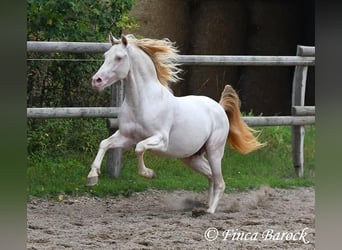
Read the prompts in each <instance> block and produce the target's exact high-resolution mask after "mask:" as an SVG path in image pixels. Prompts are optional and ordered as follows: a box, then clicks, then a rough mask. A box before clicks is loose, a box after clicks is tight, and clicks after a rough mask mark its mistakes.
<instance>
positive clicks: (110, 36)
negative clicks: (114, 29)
mask: <svg viewBox="0 0 342 250" xmlns="http://www.w3.org/2000/svg"><path fill="white" fill-rule="evenodd" d="M109 41H110V42H111V43H112V45H115V44H118V43H119V42H120V41H119V40H118V39H116V38H115V37H114V36H113V34H112V33H109Z"/></svg>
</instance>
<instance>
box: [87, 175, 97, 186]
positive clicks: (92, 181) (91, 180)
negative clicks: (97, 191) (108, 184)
mask: <svg viewBox="0 0 342 250" xmlns="http://www.w3.org/2000/svg"><path fill="white" fill-rule="evenodd" d="M98 180H99V177H98V176H92V177H88V178H87V186H88V187H92V186H95V185H96V184H97V182H98Z"/></svg>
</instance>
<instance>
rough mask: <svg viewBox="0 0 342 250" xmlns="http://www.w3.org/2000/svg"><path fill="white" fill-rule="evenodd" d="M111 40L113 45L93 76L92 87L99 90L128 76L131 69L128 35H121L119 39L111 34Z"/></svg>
mask: <svg viewBox="0 0 342 250" xmlns="http://www.w3.org/2000/svg"><path fill="white" fill-rule="evenodd" d="M109 40H110V42H111V43H112V47H111V48H110V49H109V50H108V51H107V52H106V53H105V54H104V57H105V60H104V62H103V64H102V66H101V67H100V69H99V70H98V71H97V72H96V73H95V75H94V76H93V77H92V87H93V89H96V90H97V91H99V92H101V91H103V90H104V89H105V88H106V87H108V86H110V85H112V84H113V83H115V82H116V81H118V80H122V79H124V78H126V77H127V75H128V72H129V69H130V62H129V57H128V53H127V45H128V42H127V39H126V37H125V36H121V39H120V40H119V39H116V38H115V37H114V36H113V35H112V34H110V35H109Z"/></svg>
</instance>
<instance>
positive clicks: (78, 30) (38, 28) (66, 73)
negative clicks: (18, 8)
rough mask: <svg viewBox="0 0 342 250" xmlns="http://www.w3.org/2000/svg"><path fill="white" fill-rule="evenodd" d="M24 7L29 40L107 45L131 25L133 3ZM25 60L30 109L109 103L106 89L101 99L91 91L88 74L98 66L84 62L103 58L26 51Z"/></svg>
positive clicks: (42, 2)
mask: <svg viewBox="0 0 342 250" xmlns="http://www.w3.org/2000/svg"><path fill="white" fill-rule="evenodd" d="M27 3H28V4H27V40H29V41H71V42H72V41H75V42H76V41H87V42H105V41H107V39H108V34H109V32H112V33H113V34H114V35H117V36H118V35H119V34H120V33H121V29H123V28H129V27H134V25H135V22H134V19H132V18H129V17H128V12H129V10H130V9H131V8H132V6H133V3H134V0H111V1H91V0H83V1H78V0H60V1H54V0H28V2H27ZM28 58H29V61H28V78H27V106H28V107H43V106H45V107H47V106H48V107H56V106H57V107H58V106H108V105H109V99H110V98H109V96H110V95H109V92H108V91H107V92H106V93H105V94H104V96H99V95H94V94H93V92H92V89H91V87H90V79H91V76H92V75H93V74H94V73H95V72H96V70H97V69H98V68H99V66H100V64H101V63H102V62H101V60H100V61H95V62H89V61H87V60H89V59H102V56H101V55H89V54H65V53H54V54H41V53H28ZM51 58H53V59H54V60H49V59H51ZM30 59H35V60H30ZM36 59H40V60H36ZM68 60H69V61H68ZM70 60H73V61H72V62H71V61H70Z"/></svg>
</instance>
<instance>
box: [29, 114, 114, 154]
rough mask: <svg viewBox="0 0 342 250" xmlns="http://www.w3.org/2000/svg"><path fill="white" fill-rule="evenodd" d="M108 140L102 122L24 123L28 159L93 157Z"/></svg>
mask: <svg viewBox="0 0 342 250" xmlns="http://www.w3.org/2000/svg"><path fill="white" fill-rule="evenodd" d="M107 136H108V129H107V127H106V122H105V120H104V119H100V118H99V119H51V120H38V119H36V120H34V119H29V120H28V130H27V145H28V146H27V151H28V156H29V158H37V157H38V158H51V157H52V158H55V157H59V156H62V155H66V154H70V153H71V154H73V153H77V154H85V155H94V154H95V153H96V151H97V149H98V145H99V143H100V141H101V140H102V139H104V138H105V137H107Z"/></svg>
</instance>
